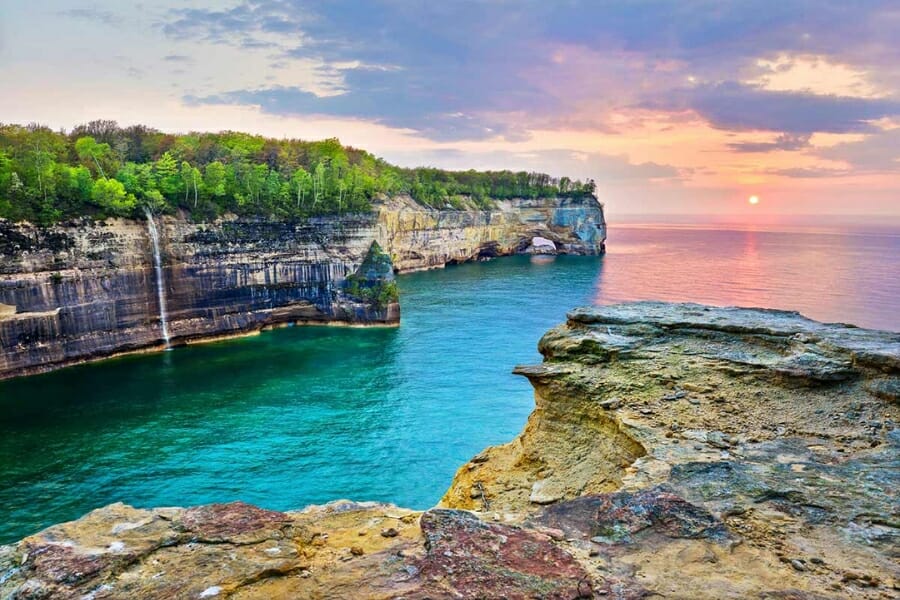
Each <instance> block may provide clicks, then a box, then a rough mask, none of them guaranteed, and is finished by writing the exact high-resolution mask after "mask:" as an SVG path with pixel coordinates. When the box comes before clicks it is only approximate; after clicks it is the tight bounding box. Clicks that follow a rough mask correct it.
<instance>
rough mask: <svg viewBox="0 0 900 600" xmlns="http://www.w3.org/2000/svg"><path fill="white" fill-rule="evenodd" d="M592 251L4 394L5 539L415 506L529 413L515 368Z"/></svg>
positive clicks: (435, 278) (489, 267)
mask: <svg viewBox="0 0 900 600" xmlns="http://www.w3.org/2000/svg"><path fill="white" fill-rule="evenodd" d="M602 265H603V258H597V257H565V256H561V257H557V258H555V259H547V258H540V257H536V258H534V259H531V258H529V257H513V258H508V259H502V260H497V261H493V262H489V263H473V264H466V265H459V266H455V267H451V268H447V269H445V270H438V271H428V272H422V273H413V274H409V275H403V276H401V277H400V278H399V280H398V282H399V285H400V288H401V293H402V297H403V318H402V319H403V320H402V326H401V327H400V328H398V329H346V328H339V327H334V328H332V327H293V328H287V329H279V330H274V331H267V332H263V333H262V334H260V335H258V336H253V337H248V338H242V339H236V340H230V341H227V342H221V343H213V344H206V345H201V346H193V347H189V348H176V349H175V350H173V351H170V352H163V353H157V354H148V355H139V356H129V357H124V358H119V359H113V360H109V361H104V362H100V363H96V364H90V365H83V366H78V367H72V368H69V369H64V370H61V371H58V372H54V373H50V374H46V375H40V376H35V377H26V378H22V379H17V380H12V381H8V382H3V383H2V384H0V410H2V419H0V482H2V485H0V506H3V507H4V513H5V515H4V516H5V518H4V519H3V522H2V523H0V543H4V542H10V541H13V540H15V539H18V538H20V537H22V536H24V535H27V534H30V533H33V532H35V531H37V530H39V529H41V528H43V527H45V526H47V525H50V524H52V523H56V522H60V521H66V520H70V519H75V518H78V517H79V516H81V515H82V514H84V513H85V512H87V511H89V510H91V509H93V508H96V507H99V506H103V505H105V504H108V503H111V502H117V501H122V502H126V503H128V504H132V505H134V506H138V507H151V506H172V505H178V506H185V505H193V504H204V503H210V502H223V501H230V500H243V501H246V502H250V503H253V504H257V505H259V506H263V507H267V508H271V509H276V510H288V509H297V508H301V507H303V506H305V505H307V504H312V503H324V502H328V501H331V500H334V499H337V498H351V499H354V500H379V501H387V502H393V503H396V504H398V505H401V506H406V507H411V508H419V509H424V508H428V507H430V506H433V505H434V504H435V503H436V502H437V501H438V500H439V499H440V497H441V495H442V494H443V493H444V491H445V490H446V489H447V486H448V485H449V483H450V481H451V479H452V477H453V474H454V472H455V471H456V469H457V468H458V467H459V465H461V464H463V463H464V462H465V461H466V460H468V459H469V458H470V457H471V456H473V455H474V454H477V453H478V452H480V451H481V450H482V449H483V448H484V447H485V446H488V445H491V444H498V443H503V442H507V441H509V440H510V439H512V438H513V437H514V436H515V435H516V434H517V433H518V432H519V430H520V429H521V428H522V425H523V424H524V422H525V419H526V417H527V416H528V413H529V412H531V410H532V408H533V400H532V389H531V386H530V385H529V384H528V382H527V381H526V380H525V379H524V378H520V377H516V376H514V375H512V374H511V370H512V368H513V367H514V366H515V365H516V364H519V363H530V362H535V361H538V360H540V357H539V355H538V353H537V350H536V346H537V340H538V339H540V336H541V335H542V334H543V333H544V332H545V331H546V330H547V329H548V328H550V327H552V326H553V325H555V324H557V323H559V322H561V321H562V320H563V319H564V318H565V311H566V310H567V309H569V308H571V307H573V306H577V305H580V304H587V303H590V302H591V298H592V295H593V293H594V287H595V283H596V281H597V279H598V274H599V271H600V269H601V267H602Z"/></svg>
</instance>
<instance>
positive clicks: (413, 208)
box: [376, 196, 606, 272]
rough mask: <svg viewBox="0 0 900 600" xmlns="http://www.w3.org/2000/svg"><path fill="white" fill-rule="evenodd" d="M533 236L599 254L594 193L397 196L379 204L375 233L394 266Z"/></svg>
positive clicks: (602, 237)
mask: <svg viewBox="0 0 900 600" xmlns="http://www.w3.org/2000/svg"><path fill="white" fill-rule="evenodd" d="M536 237H541V238H545V239H547V240H550V241H552V242H553V243H554V244H555V246H556V250H557V252H559V253H561V254H600V253H602V252H603V250H604V242H605V241H606V221H605V220H604V216H603V207H602V206H601V205H600V204H599V203H598V202H597V201H596V200H595V199H593V198H571V199H570V198H554V199H536V200H535V199H519V200H503V201H498V202H496V207H495V209H494V210H480V211H477V210H467V211H460V210H433V209H423V208H422V207H421V206H419V205H418V204H416V203H415V202H413V201H412V199H411V198H408V197H403V196H401V197H398V198H393V199H391V200H389V201H387V202H385V203H384V204H383V205H381V206H380V207H379V208H378V226H377V230H376V238H377V239H378V242H379V243H380V244H381V245H382V247H384V248H385V249H386V251H387V252H388V253H389V254H390V255H391V258H392V260H393V261H394V268H395V269H397V271H398V272H406V271H415V270H421V269H430V268H435V267H443V266H444V265H447V264H452V263H457V262H465V261H468V260H475V259H479V258H491V257H494V256H501V255H508V254H517V253H522V252H526V251H528V250H529V246H530V245H531V242H532V240H533V239H534V238H536Z"/></svg>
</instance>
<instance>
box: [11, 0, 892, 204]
mask: <svg viewBox="0 0 900 600" xmlns="http://www.w3.org/2000/svg"><path fill="white" fill-rule="evenodd" d="M897 32H900V2H898V1H897V0H871V1H870V0H854V1H852V2H851V1H848V0H836V1H832V0H809V1H806V0H797V1H793V0H777V1H774V0H771V1H765V2H764V1H733V2H727V1H724V0H715V1H712V0H632V1H618V2H612V1H604V0H552V1H551V0H518V1H517V0H456V1H454V0H445V1H443V2H435V1H426V0H371V1H363V0H254V1H245V0H230V1H224V2H211V1H209V0H203V1H199V0H198V1H177V2H176V1H174V0H156V1H154V2H134V3H132V2H126V1H123V0H95V1H91V0H84V1H83V2H82V1H80V0H74V1H72V2H61V1H52V0H29V1H28V2H23V1H20V0H0V121H2V122H7V123H22V124H24V123H30V122H38V123H43V124H47V125H50V126H52V127H54V128H66V129H71V128H72V127H73V126H75V125H77V124H79V123H83V122H86V121H89V120H92V119H99V118H103V119H114V120H117V121H118V122H119V123H120V124H122V125H130V124H135V123H143V124H146V125H150V126H153V127H156V128H158V129H162V130H164V131H170V132H186V131H218V130H223V129H231V130H240V131H248V132H253V133H260V134H264V135H269V136H273V137H278V138H281V137H299V138H304V139H321V138H327V137H338V138H340V139H341V141H342V142H344V143H345V144H349V145H353V146H357V147H362V148H365V149H367V150H369V151H371V152H373V153H374V154H376V155H378V156H382V157H384V158H386V159H387V160H389V161H391V162H394V163H398V164H402V165H405V166H418V165H432V166H438V167H444V168H450V169H468V168H475V169H499V168H509V169H514V170H538V171H543V172H548V173H551V174H553V175H557V176H559V175H567V176H570V177H573V178H582V179H584V178H593V179H595V180H596V182H597V189H598V196H599V197H600V199H601V200H602V201H603V202H604V203H605V204H606V206H607V212H608V213H609V215H610V219H611V220H615V218H616V215H621V216H623V218H624V216H625V215H649V214H659V213H663V214H676V215H682V217H684V218H692V217H696V218H698V219H701V218H705V219H710V220H729V221H742V222H743V221H746V222H754V221H755V220H765V219H773V220H776V221H777V220H789V219H791V218H794V217H797V216H804V215H813V216H821V217H825V218H828V217H832V218H838V217H839V216H840V215H862V216H864V217H868V218H869V219H873V220H894V219H897V220H900V35H898V33H897ZM754 195H755V196H757V197H758V198H759V202H758V203H757V204H755V205H751V204H750V203H749V202H748V198H749V197H750V196H754Z"/></svg>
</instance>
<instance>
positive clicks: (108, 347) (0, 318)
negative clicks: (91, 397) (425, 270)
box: [0, 216, 399, 378]
mask: <svg viewBox="0 0 900 600" xmlns="http://www.w3.org/2000/svg"><path fill="white" fill-rule="evenodd" d="M157 220H158V226H159V227H158V228H159V231H160V238H161V239H160V245H161V247H162V248H161V249H162V252H161V255H162V266H163V269H162V271H163V279H164V281H163V289H164V291H165V296H166V303H167V305H168V306H167V308H168V310H167V318H168V322H169V332H170V334H171V337H172V340H173V342H175V343H186V342H190V341H193V340H199V339H208V338H215V337H219V336H228V335H235V334H241V333H245V332H250V331H255V330H259V329H261V328H264V327H269V326H273V325H276V324H279V323H286V322H344V323H351V324H353V323H360V324H396V323H397V322H398V320H399V306H398V305H397V304H396V303H390V304H386V305H384V306H379V305H377V304H375V303H373V302H371V301H370V302H366V301H362V300H360V299H357V298H354V297H352V296H351V295H349V294H348V293H347V289H346V281H347V278H348V277H350V276H351V275H354V274H356V273H357V272H358V271H359V269H360V268H361V267H362V266H363V262H364V261H365V260H366V258H367V257H368V256H369V254H370V253H371V252H372V251H373V250H374V251H377V249H378V247H377V244H375V243H374V242H373V232H374V225H375V218H374V216H370V217H344V218H340V219H314V220H312V221H310V222H308V223H303V224H290V223H268V222H244V221H223V222H219V223H215V224H192V223H189V222H186V221H183V220H179V219H175V218H172V217H166V218H164V219H160V218H157ZM3 227H5V229H0V238H4V239H5V240H6V243H5V244H0V251H2V252H3V253H4V254H3V255H2V256H0V265H2V266H0V304H4V305H8V306H12V307H15V312H14V313H10V312H9V311H6V312H5V313H3V314H0V378H3V377H8V376H12V375H21V374H27V373H30V372H36V371H41V370H48V369H51V368H55V367H58V366H62V365H66V364H71V363H74V362H80V361H84V360H89V359H93V358H99V357H104V356H110V355H113V354H116V353H120V352H127V351H133V350H139V349H143V348H152V347H155V346H156V347H158V346H160V344H161V343H162V341H163V335H162V328H161V314H160V303H159V300H158V295H157V288H156V273H155V271H154V268H153V257H152V249H151V241H150V237H149V234H148V229H147V223H145V222H142V221H125V220H113V221H109V222H106V223H88V222H85V223H80V224H77V225H70V226H58V227H52V228H49V229H41V228H36V227H32V226H29V225H25V224H20V225H15V226H12V225H9V224H5V225H3ZM10 240H12V241H13V242H15V246H16V247H15V249H10V248H9V246H10V243H11V242H10ZM391 279H393V272H392V270H391V268H390V266H388V268H387V269H386V270H384V271H383V272H380V273H376V274H374V279H371V281H372V282H373V283H377V282H378V281H389V280H391Z"/></svg>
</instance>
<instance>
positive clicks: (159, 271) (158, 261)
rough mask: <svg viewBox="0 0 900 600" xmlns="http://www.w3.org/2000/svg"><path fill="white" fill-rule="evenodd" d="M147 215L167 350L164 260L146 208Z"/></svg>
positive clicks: (155, 231) (153, 223) (150, 215)
mask: <svg viewBox="0 0 900 600" xmlns="http://www.w3.org/2000/svg"><path fill="white" fill-rule="evenodd" d="M144 213H145V214H146V215H147V229H149V230H150V240H151V241H152V242H153V266H154V267H155V268H156V295H157V297H158V298H159V320H160V322H161V323H162V335H163V340H164V341H165V343H166V348H168V347H169V322H168V321H167V320H166V286H165V282H164V281H163V268H162V258H161V257H160V255H159V232H158V231H157V230H156V223H155V222H154V221H153V214H152V213H151V212H150V209H149V208H144Z"/></svg>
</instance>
